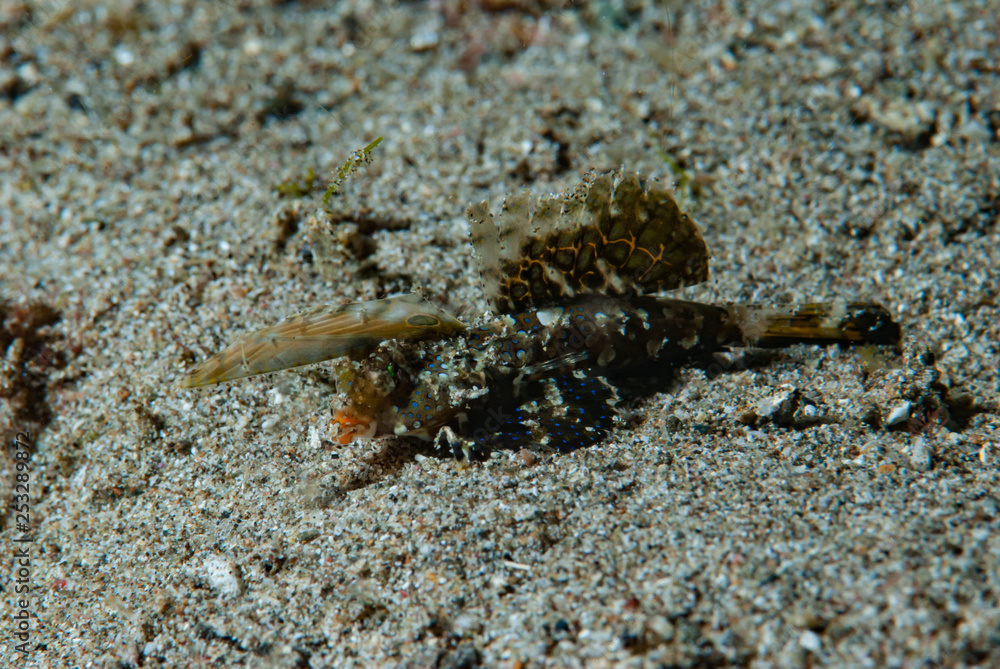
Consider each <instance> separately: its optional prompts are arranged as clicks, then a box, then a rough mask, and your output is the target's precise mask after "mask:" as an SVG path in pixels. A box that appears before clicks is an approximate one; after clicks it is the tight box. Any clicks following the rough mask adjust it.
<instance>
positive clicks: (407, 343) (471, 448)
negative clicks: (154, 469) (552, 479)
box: [182, 173, 900, 459]
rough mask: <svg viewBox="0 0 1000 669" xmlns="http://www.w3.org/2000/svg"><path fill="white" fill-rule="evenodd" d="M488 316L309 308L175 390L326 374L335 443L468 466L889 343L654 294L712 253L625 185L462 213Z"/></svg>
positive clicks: (829, 308) (862, 322) (884, 329)
mask: <svg viewBox="0 0 1000 669" xmlns="http://www.w3.org/2000/svg"><path fill="white" fill-rule="evenodd" d="M469 218H470V222H471V226H472V240H473V245H474V248H475V249H476V252H477V260H478V262H479V269H480V274H481V276H482V280H483V285H484V289H485V291H486V296H487V299H488V301H489V303H490V307H491V309H492V310H493V312H494V314H495V317H494V318H493V319H492V320H488V321H486V322H485V323H484V324H482V325H479V326H471V327H470V326H466V325H464V324H463V323H461V322H460V321H458V320H457V319H455V318H454V317H453V316H451V315H450V314H449V313H447V312H446V311H444V310H442V309H440V308H439V307H437V306H435V305H434V304H432V303H430V302H428V301H427V300H425V299H424V298H423V297H422V296H419V295H416V294H413V295H407V296H402V297H394V298H387V299H384V300H375V301H372V302H363V303H355V304H351V305H347V306H345V307H340V308H331V307H319V308H316V309H312V310H309V311H306V312H303V313H301V314H298V315H296V316H293V317H291V318H289V319H286V320H285V321H282V322H281V323H279V324H277V325H275V326H272V327H269V328H264V329H263V330H259V331H257V332H253V333H250V334H249V335H245V336H244V337H242V338H240V339H239V340H238V341H237V342H236V343H234V344H233V345H232V346H230V347H229V348H227V349H226V350H224V351H223V352H221V353H220V354H218V355H216V356H214V357H213V358H211V359H209V360H208V361H207V362H206V363H205V364H203V365H202V366H200V367H199V368H198V369H196V370H194V371H193V372H191V373H190V374H188V375H187V377H185V379H184V380H183V381H182V385H183V386H184V387H197V386H203V385H210V384H213V383H219V382H222V381H228V380H233V379H237V378H242V377H245V376H251V375H254V374H260V373H265V372H271V371H277V370H279V369H285V368H289V367H295V366H299V365H304V364H311V363H314V362H319V361H322V360H328V359H332V358H344V360H343V361H342V362H341V363H340V365H339V367H338V369H337V373H336V376H337V386H338V400H337V401H338V404H339V406H340V408H339V410H338V412H337V414H336V419H335V421H336V424H337V429H338V431H339V436H340V439H341V441H344V442H346V441H347V440H349V439H352V438H354V437H356V436H359V435H363V436H374V437H377V436H383V435H408V436H415V437H421V438H425V439H437V440H439V441H441V442H444V443H446V444H447V445H448V446H449V447H450V449H451V450H452V451H453V452H454V454H455V456H456V457H458V458H460V459H466V458H470V457H471V458H473V459H479V458H482V457H485V456H488V454H489V453H490V452H491V451H493V450H496V449H503V448H533V449H542V450H556V451H569V450H573V449H576V448H580V447H584V446H588V445H591V444H593V443H596V442H598V441H600V440H601V439H603V438H604V437H605V436H606V435H607V434H608V432H609V431H610V430H612V429H613V428H614V427H615V425H616V423H617V421H618V414H617V410H616V404H617V403H618V394H617V392H616V387H615V386H616V383H617V382H618V381H619V380H621V379H627V378H631V377H641V376H643V375H648V374H649V373H650V370H651V369H657V370H662V369H664V368H670V367H674V366H679V365H683V364H686V363H689V362H691V361H693V360H697V359H704V358H705V357H706V356H709V355H711V354H713V353H716V352H719V351H725V350H728V349H730V348H733V347H745V346H785V345H790V344H794V343H817V344H831V343H838V344H863V343H872V344H890V345H893V344H896V343H897V342H898V341H899V337H900V328H899V326H898V325H897V324H896V323H895V322H893V320H892V319H891V317H890V315H889V314H888V312H887V311H886V310H885V309H884V308H882V307H880V306H878V305H875V304H870V303H857V304H840V305H837V304H834V305H824V304H813V305H808V306H806V307H804V308H801V309H798V310H796V311H793V312H779V311H776V310H773V309H766V308H760V307H748V306H739V305H727V306H716V305H708V304H701V303H696V302H685V301H681V300H676V299H671V298H669V297H665V296H663V293H664V292H666V291H670V290H673V289H676V288H679V287H682V286H687V285H692V284H697V283H700V282H702V281H704V280H706V279H707V277H708V252H707V248H706V246H705V242H704V241H703V239H702V237H701V235H700V234H699V232H698V230H697V227H696V226H695V224H694V222H693V221H692V220H691V219H690V218H689V217H688V216H687V215H686V214H684V213H683V212H681V210H680V209H679V207H678V206H677V204H676V202H675V201H674V199H673V197H672V195H671V194H670V192H669V190H667V189H665V188H663V187H661V186H660V185H659V184H656V183H653V184H650V185H648V186H644V185H643V184H642V183H641V182H640V180H639V178H638V177H637V176H636V175H634V174H632V175H627V174H621V173H612V174H604V175H599V176H589V177H588V178H586V179H584V181H582V182H581V183H580V184H579V185H578V186H577V187H576V188H574V189H573V190H571V191H570V192H568V193H565V194H561V195H557V196H552V197H548V198H541V199H538V200H534V199H531V198H529V197H528V196H527V194H520V195H515V196H512V197H509V198H508V199H507V200H506V201H505V203H504V207H503V209H502V211H501V212H500V214H499V216H497V217H496V218H494V217H493V216H492V215H491V214H490V213H489V210H488V204H487V203H482V204H480V205H474V206H472V207H470V208H469Z"/></svg>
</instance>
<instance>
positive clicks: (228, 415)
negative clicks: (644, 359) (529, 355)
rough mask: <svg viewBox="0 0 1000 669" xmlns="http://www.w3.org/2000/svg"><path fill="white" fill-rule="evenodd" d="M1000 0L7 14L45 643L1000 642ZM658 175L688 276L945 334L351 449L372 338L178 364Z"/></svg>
mask: <svg viewBox="0 0 1000 669" xmlns="http://www.w3.org/2000/svg"><path fill="white" fill-rule="evenodd" d="M998 17H1000V11H998V6H997V4H996V3H995V2H978V3H977V2H952V3H931V2H921V1H919V0H912V1H911V2H905V3H895V5H894V7H893V8H892V9H889V8H887V7H884V6H883V5H881V4H880V3H873V4H872V6H869V5H867V4H865V3H862V2H842V3H826V4H825V5H824V9H823V11H822V13H817V10H816V8H815V7H814V6H812V4H811V3H806V2H797V1H794V0H793V1H789V2H781V3H756V2H749V3H735V2H713V3H693V4H689V3H679V2H666V3H653V2H646V3H644V2H641V1H637V2H633V1H632V0H624V1H617V2H615V1H612V2H607V3H594V4H585V5H568V4H567V5H561V4H559V3H557V2H545V1H544V0H543V1H541V2H534V1H532V0H524V1H523V2H521V1H519V0H510V1H506V0H490V1H489V2H481V3H476V2H452V1H450V0H445V1H444V2H434V3H429V4H419V3H398V4H394V3H372V2H345V3H336V4H331V5H330V6H326V5H324V4H322V3H315V2H304V1H303V2H293V3H261V2H251V1H247V2H235V1H234V2H188V3H178V4H168V3H163V2H142V3H137V2H128V1H123V2H115V3H108V4H99V3H96V2H83V3H64V2H49V3H46V2H40V3H34V4H32V3H20V2H3V3H0V27H2V33H0V174H2V175H3V178H2V180H0V240H2V245H0V276H2V283H0V322H2V326H0V365H2V368H0V373H2V376H0V428H2V429H3V438H4V441H5V443H6V444H7V449H6V457H5V459H4V461H3V463H2V464H0V481H2V482H3V485H2V491H3V493H4V495H5V500H10V501H9V502H6V501H5V504H9V505H10V512H9V513H8V514H7V515H6V517H5V519H4V523H3V526H2V533H0V540H2V541H3V545H4V548H3V551H2V553H3V554H4V555H5V556H8V557H5V558H4V561H5V562H4V568H5V569H6V570H7V572H5V573H9V574H10V577H9V579H8V580H6V581H5V582H4V584H3V596H4V615H3V618H2V620H3V622H2V629H0V653H2V656H3V657H4V661H10V662H11V663H12V664H11V666H14V664H13V663H15V662H16V663H17V666H27V667H47V666H54V667H63V666H81V667H90V666H95V667H121V666H125V667H140V666H142V667H200V666H230V665H242V666H255V667H256V666H273V667H278V666H288V667H307V666H308V667H325V666H365V667H371V666H413V667H425V666H426V667H472V666H479V665H483V666H491V667H494V666H496V667H534V666H587V667H603V666H637V667H638V666H651V667H656V666H671V667H700V666H716V667H722V666H752V667H770V666H780V667H799V666H802V667H821V666H829V667H845V666H872V667H876V666H877V667H881V666H891V667H922V668H927V667H959V666H982V667H988V666H998V665H1000V650H998V649H1000V604H998V600H1000V560H998V559H997V555H998V554H1000V531H998V530H1000V510H998V496H1000V485H998V483H997V457H998V455H1000V454H998V449H1000V418H998V415H997V410H998V399H1000V376H998V372H997V358H998V348H1000V344H998V340H1000V302H998V290H1000V282H998V274H1000V271H998V268H1000V250H998V249H1000V230H998V226H997V221H998V216H1000V135H998V133H1000V92H998V91H1000V59H998V54H1000V45H998V35H1000V18H998ZM379 135H381V136H383V137H384V138H385V139H384V141H383V143H382V144H381V145H380V146H379V147H377V149H376V150H375V151H374V153H373V162H372V164H371V165H368V166H365V167H362V168H361V169H359V170H358V171H357V172H356V173H355V174H354V175H353V176H352V177H351V178H350V180H348V181H347V182H346V184H345V185H344V188H343V190H342V191H341V192H340V193H339V194H337V195H336V196H334V198H333V199H332V202H331V212H330V213H328V212H324V211H323V210H322V207H321V205H320V202H319V200H320V196H321V194H322V191H323V189H324V188H325V183H326V182H327V179H328V177H329V175H330V173H331V170H335V169H336V168H337V167H339V166H340V164H342V163H343V161H344V160H345V158H346V157H347V156H348V155H349V154H350V152H351V151H352V150H354V149H357V148H359V147H362V146H364V145H366V144H367V143H368V142H370V141H371V140H372V139H374V138H375V137H376V136H379ZM621 165H624V166H625V167H626V168H627V169H631V170H636V171H638V172H640V173H641V174H642V175H644V177H654V178H659V179H661V180H666V181H671V182H674V183H675V184H676V187H677V194H678V199H679V200H680V201H681V203H682V205H683V206H684V208H685V209H686V210H687V211H689V212H690V214H691V215H692V216H693V217H694V218H695V219H696V220H697V221H698V222H699V223H700V225H701V227H702V228H703V232H704V236H705V238H706V240H707V241H708V244H709V247H710V249H711V252H712V256H713V257H712V272H713V278H712V279H711V281H710V282H709V283H708V284H705V285H702V286H699V287H696V288H692V289H686V290H685V291H682V293H681V294H682V295H683V296H685V297H690V298H693V299H703V300H711V301H718V302H730V301H739V302H752V303H758V304H768V305H777V306H785V305H791V304H797V303H802V302H809V301H817V300H832V299H837V298H846V299H852V300H853V299H859V300H874V301H877V302H880V303H882V304H884V305H886V306H887V307H889V308H890V309H891V311H892V313H893V315H894V317H895V318H897V319H898V320H899V322H900V323H901V324H902V327H903V332H904V341H903V345H902V348H901V351H900V352H893V351H885V350H860V351H857V350H855V351H851V350H844V351H841V350H839V349H836V348H829V349H824V348H819V347H807V346H798V347H794V348H791V349H788V350H785V351H778V352H771V353H763V352H760V351H750V352H735V353H734V355H733V356H732V357H731V358H729V359H728V362H727V364H726V365H724V369H722V370H721V373H718V374H716V373H714V372H713V371H712V370H705V369H702V368H698V367H692V368H688V369H685V370H683V371H682V372H681V373H680V374H678V376H677V378H674V379H664V380H663V384H662V387H660V388H656V389H654V390H658V392H653V393H651V394H649V395H647V396H645V397H642V398H639V399H636V400H634V401H632V402H630V403H629V404H628V405H627V406H626V407H625V409H624V413H625V417H626V421H625V424H624V425H623V426H622V427H621V428H620V429H617V430H616V431H615V432H614V433H613V434H612V435H611V436H610V437H609V438H608V439H606V440H605V441H604V442H603V443H601V444H600V445H598V446H595V447H593V448H589V449H585V450H581V451H577V452H574V453H572V454H568V455H562V456H548V455H545V456H539V457H524V454H519V453H499V454H496V455H495V456H494V457H493V458H492V459H491V460H489V461H488V462H486V463H480V464H475V465H473V466H471V467H469V468H465V469H463V468H461V467H458V466H456V463H455V462H454V461H452V460H448V459H443V458H438V457H433V455H428V453H427V452H426V448H425V447H423V446H421V445H420V444H414V443H411V442H409V441H406V440H402V439H383V440H379V441H369V440H364V441H358V442H355V443H353V444H350V445H346V446H341V445H339V444H336V442H335V440H333V439H331V434H330V431H331V427H330V416H331V411H332V407H331V403H330V399H331V391H330V385H329V380H330V378H331V373H330V370H331V369H333V367H334V364H333V363H328V364H325V365H321V366H318V367H316V368H307V369H304V370H298V371H288V372H283V373H279V374H275V375H270V376H267V377H263V378H256V379H250V380H246V381H243V382H240V383H233V384H229V385H226V386H222V387H216V388H211V389H206V390H198V391H192V390H179V389H178V388H177V387H176V384H177V381H178V380H179V379H180V377H181V376H182V375H183V374H184V373H185V371H187V370H190V369H191V367H192V366H193V365H194V364H196V363H197V362H198V361H200V360H203V359H204V358H205V357H207V356H208V355H210V354H212V353H214V352H216V351H217V350H220V349H221V348H222V347H223V346H225V345H226V344H228V343H229V342H230V341H231V340H232V339H233V338H234V337H235V336H237V335H238V334H240V333H242V332H245V331H246V330H248V329H252V328H255V327H260V326H263V325H267V324H270V323H274V322H276V321H278V320H280V319H281V318H283V317H285V316H287V315H289V314H292V313H294V312H297V311H300V310H302V309H305V308H308V307H310V306H313V305H316V304H321V303H334V304H340V303H346V302H349V301H356V300H368V299H375V298H379V297H382V296H384V295H387V294H393V293H399V292H405V291H408V290H411V289H412V288H413V287H415V286H419V287H420V288H421V289H422V290H423V292H424V294H425V295H427V296H429V297H430V299H433V300H435V301H436V302H437V303H438V304H439V305H440V306H442V307H443V308H446V309H448V310H449V311H451V312H453V313H456V314H458V315H460V316H461V317H462V318H464V319H466V320H469V321H473V320H475V319H476V318H478V317H480V316H481V315H482V314H483V313H484V312H485V311H486V302H485V300H484V298H483V295H482V292H481V289H480V286H479V281H478V275H477V272H476V269H475V264H474V262H473V257H472V253H471V247H470V245H469V244H468V242H467V240H468V223H467V221H466V217H465V210H466V207H467V206H468V205H469V204H470V203H472V202H478V201H480V200H483V199H485V198H490V199H491V200H492V202H493V204H494V208H497V207H498V206H499V203H500V201H501V198H502V196H503V195H504V194H505V193H507V192H512V191H517V190H519V189H521V188H527V189H529V190H530V191H531V192H533V193H536V194H544V193H548V192H551V191H558V190H561V189H563V188H566V187H568V186H571V185H572V184H574V183H575V182H577V180H578V179H579V178H580V177H581V175H582V174H584V173H585V172H586V171H588V170H590V169H597V170H610V169H615V168H618V167H619V166H621ZM310 170H313V172H314V173H315V175H316V179H315V180H314V181H313V180H310V172H309V171H310ZM789 402H791V404H789ZM806 407H808V411H806V409H805V408H806ZM800 408H801V409H803V412H802V413H801V414H800V413H799V412H798V411H797V410H798V409H800ZM18 432H28V433H30V437H31V438H30V439H23V438H22V439H21V440H20V441H18V440H17V433H18ZM19 453H22V454H24V455H21V456H20V457H21V459H18V457H19V456H18V454H19ZM28 455H30V460H27V459H25V458H27V457H28ZM19 463H20V464H19ZM19 466H20V469H19ZM25 473H27V476H28V483H27V485H28V493H27V498H23V497H22V498H18V497H15V495H19V494H25V493H23V491H22V490H21V489H18V488H16V486H17V485H23V483H19V480H18V475H22V476H23V475H24V474H25ZM22 504H23V505H26V508H25V510H23V512H22V511H19V509H20V507H21V505H22ZM19 514H20V515H23V516H26V517H25V518H19V517H18V516H19ZM24 521H27V522H24ZM24 538H29V539H31V540H32V541H30V542H27V541H19V540H20V539H24ZM19 550H20V551H24V552H25V553H26V554H27V555H28V557H26V558H18V557H17V555H18V553H17V551H19ZM19 559H24V560H26V561H27V564H26V565H22V564H21V563H20V562H19ZM22 570H25V571H22ZM20 586H26V587H27V591H25V590H23V589H19V588H20ZM8 611H9V612H10V613H9V614H8ZM23 611H26V612H27V613H26V614H22V612H23ZM23 620H26V621H27V622H26V623H25V624H24V625H21V626H20V628H19V621H23ZM18 635H20V636H18Z"/></svg>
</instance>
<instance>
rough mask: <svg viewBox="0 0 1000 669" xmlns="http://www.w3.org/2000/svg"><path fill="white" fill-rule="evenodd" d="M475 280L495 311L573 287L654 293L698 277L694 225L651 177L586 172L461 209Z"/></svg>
mask: <svg viewBox="0 0 1000 669" xmlns="http://www.w3.org/2000/svg"><path fill="white" fill-rule="evenodd" d="M468 214H469V220H470V223H471V226H472V243H473V245H474V247H475V249H476V256H477V260H478V263H479V270H480V274H481V276H482V280H483V287H484V290H485V292H486V297H487V299H488V300H489V303H490V306H491V307H492V308H493V310H494V311H496V312H497V313H506V314H513V313H519V312H522V311H525V310H527V309H530V308H542V307H546V306H552V305H558V304H561V303H564V302H565V301H566V300H567V299H571V298H573V297H575V296H577V295H579V294H601V295H610V296H633V295H637V294H638V295H648V294H653V293H660V292H663V291H667V290H673V289H675V288H680V287H682V286H690V285H694V284H697V283H701V282H703V281H705V280H706V279H707V278H708V249H707V247H706V246H705V241H704V240H703V239H702V237H701V234H700V233H699V232H698V228H697V226H696V225H695V222H694V221H693V220H692V219H691V218H690V217H689V216H688V215H687V214H685V213H684V212H682V211H681V210H680V207H678V206H677V202H676V201H675V200H674V197H673V195H672V194H671V192H670V190H669V189H668V188H666V187H665V186H663V185H662V184H659V183H657V182H651V183H649V184H648V185H646V186H644V185H643V184H642V182H641V181H640V180H639V177H638V175H636V174H635V173H629V174H625V173H623V172H622V171H618V172H610V173H605V174H600V175H594V174H593V173H590V174H588V175H587V177H586V178H585V179H584V180H583V181H582V182H581V183H580V184H579V185H577V186H576V187H575V188H573V189H571V190H569V191H566V192H564V193H560V194H559V195H553V196H548V197H542V198H539V199H537V200H535V199H533V198H531V197H530V196H529V194H528V193H527V192H522V193H519V194H516V195H512V196H510V197H508V198H506V199H505V200H504V204H503V209H502V210H501V212H500V214H499V216H497V217H496V219H494V217H493V215H492V214H491V213H490V211H489V202H486V201H484V202H481V203H479V204H476V205H472V206H471V207H469V211H468Z"/></svg>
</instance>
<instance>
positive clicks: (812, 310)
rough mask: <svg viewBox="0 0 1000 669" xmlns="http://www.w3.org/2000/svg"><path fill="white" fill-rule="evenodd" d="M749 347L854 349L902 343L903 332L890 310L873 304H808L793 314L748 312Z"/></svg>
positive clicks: (745, 332) (747, 332)
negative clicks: (871, 345)
mask: <svg viewBox="0 0 1000 669" xmlns="http://www.w3.org/2000/svg"><path fill="white" fill-rule="evenodd" d="M743 332H744V336H745V337H746V339H747V340H748V343H752V344H754V345H756V346H762V347H766V348H778V347H781V346H791V345H792V344H817V345H820V346H828V345H830V344H840V345H841V346H854V345H862V344H876V345H880V346H881V345H892V346H895V345H896V344H898V343H899V340H900V338H901V337H902V331H901V329H900V327H899V323H897V322H895V321H894V320H892V316H891V315H890V314H889V311H888V309H886V308H885V307H883V306H881V305H878V304H874V303H872V302H852V303H849V304H845V303H840V304H836V303H832V304H807V305H805V306H803V307H801V308H800V309H798V310H797V311H795V312H793V313H775V312H767V311H764V310H756V309H753V308H746V314H745V318H744V325H743Z"/></svg>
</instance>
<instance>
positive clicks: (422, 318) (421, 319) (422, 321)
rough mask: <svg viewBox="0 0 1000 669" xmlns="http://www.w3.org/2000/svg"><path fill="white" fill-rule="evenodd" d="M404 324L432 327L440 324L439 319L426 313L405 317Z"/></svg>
mask: <svg viewBox="0 0 1000 669" xmlns="http://www.w3.org/2000/svg"><path fill="white" fill-rule="evenodd" d="M406 324H407V325H409V326H412V327H420V328H433V327H437V326H439V325H441V321H440V320H439V319H437V318H435V317H434V316H428V315H427V314H416V315H414V316H410V317H409V318H407V319H406Z"/></svg>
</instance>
